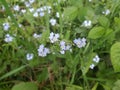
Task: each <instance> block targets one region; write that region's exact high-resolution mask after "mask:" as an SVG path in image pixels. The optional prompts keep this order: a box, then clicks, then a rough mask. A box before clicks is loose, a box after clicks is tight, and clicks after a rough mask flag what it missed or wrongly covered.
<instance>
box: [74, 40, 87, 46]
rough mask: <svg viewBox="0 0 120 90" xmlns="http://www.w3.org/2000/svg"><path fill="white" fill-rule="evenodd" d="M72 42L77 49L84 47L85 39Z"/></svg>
mask: <svg viewBox="0 0 120 90" xmlns="http://www.w3.org/2000/svg"><path fill="white" fill-rule="evenodd" d="M73 42H74V43H75V44H76V45H77V47H78V48H82V47H85V45H86V39H85V38H82V39H81V38H78V39H75V40H73Z"/></svg>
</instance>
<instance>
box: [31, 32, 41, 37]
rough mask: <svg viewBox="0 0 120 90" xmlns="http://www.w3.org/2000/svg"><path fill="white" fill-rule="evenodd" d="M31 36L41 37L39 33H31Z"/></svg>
mask: <svg viewBox="0 0 120 90" xmlns="http://www.w3.org/2000/svg"><path fill="white" fill-rule="evenodd" d="M33 37H34V38H40V37H41V34H37V33H34V34H33Z"/></svg>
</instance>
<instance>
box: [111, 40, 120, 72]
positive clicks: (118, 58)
mask: <svg viewBox="0 0 120 90" xmlns="http://www.w3.org/2000/svg"><path fill="white" fill-rule="evenodd" d="M110 55H111V62H112V65H113V68H114V71H115V72H120V42H116V43H115V44H113V45H112V47H111V50H110Z"/></svg>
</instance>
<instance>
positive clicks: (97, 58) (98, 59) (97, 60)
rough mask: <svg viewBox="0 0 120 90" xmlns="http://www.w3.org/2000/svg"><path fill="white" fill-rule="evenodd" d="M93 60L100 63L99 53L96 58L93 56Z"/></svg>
mask: <svg viewBox="0 0 120 90" xmlns="http://www.w3.org/2000/svg"><path fill="white" fill-rule="evenodd" d="M93 61H94V62H96V63H98V62H99V61H100V58H99V56H98V55H96V56H95V57H94V58H93Z"/></svg>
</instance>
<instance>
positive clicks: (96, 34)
mask: <svg viewBox="0 0 120 90" xmlns="http://www.w3.org/2000/svg"><path fill="white" fill-rule="evenodd" d="M104 33H105V30H104V28H103V27H94V28H93V29H92V30H90V32H89V34H88V38H91V39H97V38H100V37H102V36H103V35H104Z"/></svg>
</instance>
